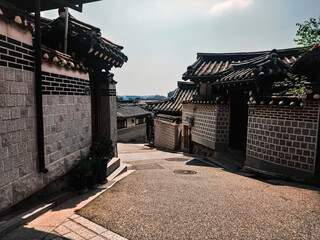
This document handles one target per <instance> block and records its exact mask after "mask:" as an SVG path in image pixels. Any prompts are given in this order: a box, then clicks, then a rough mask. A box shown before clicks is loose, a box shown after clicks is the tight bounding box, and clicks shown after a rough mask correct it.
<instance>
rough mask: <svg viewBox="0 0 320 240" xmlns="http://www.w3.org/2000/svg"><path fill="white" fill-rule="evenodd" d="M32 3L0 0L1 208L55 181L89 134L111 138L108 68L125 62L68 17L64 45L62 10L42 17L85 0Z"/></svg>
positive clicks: (82, 148)
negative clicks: (52, 17) (55, 16)
mask: <svg viewBox="0 0 320 240" xmlns="http://www.w3.org/2000/svg"><path fill="white" fill-rule="evenodd" d="M31 2H32V3H30V1H19V0H10V1H0V140H1V142H0V179H1V180H0V213H2V212H4V211H5V210H6V209H8V208H10V207H11V206H13V205H15V204H17V203H19V202H20V201H22V200H23V199H25V198H27V197H28V196H30V195H31V194H33V193H35V192H37V191H39V190H41V189H43V188H44V187H45V186H48V185H50V184H51V183H53V182H55V184H54V186H58V185H59V184H57V182H56V180H57V179H61V177H62V176H64V175H65V174H66V173H68V172H69V171H70V170H71V168H72V166H73V165H74V163H75V160H76V158H77V157H78V156H79V155H80V154H81V153H84V154H85V153H87V151H88V148H89V147H90V144H91V142H92V139H93V136H95V135H100V136H105V137H108V138H111V139H113V140H114V141H116V138H117V126H116V99H115V98H116V97H115V95H116V90H115V82H114V81H113V79H112V76H113V74H111V73H110V72H109V70H110V69H111V68H112V67H120V66H122V64H123V63H124V62H125V61H126V60H127V57H126V56H125V55H124V54H123V53H121V49H122V47H120V46H118V45H115V44H113V43H111V42H110V41H108V40H106V39H104V38H102V37H101V33H100V30H99V29H98V28H95V27H92V26H90V25H88V24H86V23H82V22H80V21H78V20H76V19H75V18H73V17H72V16H70V18H69V20H68V21H67V22H68V27H69V31H68V42H67V44H65V43H66V42H65V41H64V34H63V31H64V27H65V24H64V22H65V20H66V19H64V18H63V17H64V16H65V14H64V15H63V14H62V13H61V17H59V18H58V19H56V20H53V21H52V20H48V19H41V18H40V11H41V10H48V9H52V8H59V7H65V6H68V7H72V6H73V8H75V9H78V10H79V9H80V10H81V7H82V4H83V3H86V2H92V1H90V0H88V1H86V0H79V1H77V0H73V1H56V0H50V1H41V0H38V1H31ZM65 4H66V5H65ZM78 4H79V5H78ZM76 5H77V6H76ZM30 12H34V13H35V14H34V15H32V14H30ZM41 35H42V39H41ZM41 40H42V41H41ZM41 43H42V44H41ZM63 48H64V49H63Z"/></svg>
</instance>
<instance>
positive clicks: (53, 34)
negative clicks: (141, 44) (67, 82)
mask: <svg viewBox="0 0 320 240" xmlns="http://www.w3.org/2000/svg"><path fill="white" fill-rule="evenodd" d="M0 19H4V20H5V21H6V22H10V23H15V24H17V26H19V27H21V28H25V29H29V30H30V31H31V32H32V33H33V32H34V16H33V15H31V14H29V13H28V12H26V11H24V10H22V9H19V8H17V7H15V6H14V5H13V4H11V3H10V2H8V1H0ZM41 29H42V30H41V31H42V35H43V38H42V43H43V44H44V45H43V46H42V51H43V53H42V60H44V61H47V60H52V61H53V62H54V63H57V64H58V65H60V66H66V67H68V68H75V69H79V70H81V71H87V70H88V69H87V67H85V66H83V64H86V63H85V62H84V61H80V60H77V59H79V58H82V57H83V56H76V57H75V56H74V55H72V57H71V56H70V54H71V53H70V54H64V53H62V49H59V47H58V46H56V45H55V44H59V41H58V40H59V39H58V38H59V36H60V37H61V36H62V35H61V34H58V32H59V31H64V18H61V17H59V18H57V19H56V20H51V19H47V18H41ZM54 29H55V30H56V29H59V31H52V30H54ZM62 37H63V36H62ZM75 37H77V42H78V43H79V44H80V43H85V44H86V46H87V49H86V48H85V47H83V48H80V49H81V51H83V50H84V51H85V53H86V54H88V55H89V56H91V57H92V58H93V59H94V63H96V64H100V65H107V66H109V67H110V68H111V67H112V66H114V67H121V66H122V65H123V63H124V62H126V61H127V60H128V58H127V56H125V55H124V54H123V53H122V52H121V50H122V49H123V47H122V46H119V45H116V44H114V43H112V42H111V41H109V40H108V39H106V38H103V37H102V36H101V32H100V29H99V28H97V27H94V26H92V25H89V24H87V23H84V22H81V21H79V20H77V19H75V18H74V17H73V16H71V15H70V18H69V38H70V39H72V38H75ZM52 42H53V43H54V44H51V43H52ZM59 50H60V51H59ZM76 55H77V54H76ZM78 55H79V54H78ZM80 55H81V54H80ZM86 65H87V64H86Z"/></svg>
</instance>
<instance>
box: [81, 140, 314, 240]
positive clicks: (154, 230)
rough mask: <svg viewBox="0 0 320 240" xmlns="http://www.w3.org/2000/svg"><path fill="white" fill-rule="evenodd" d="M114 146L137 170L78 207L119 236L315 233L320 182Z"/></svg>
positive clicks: (257, 236) (301, 235)
mask: <svg viewBox="0 0 320 240" xmlns="http://www.w3.org/2000/svg"><path fill="white" fill-rule="evenodd" d="M119 153H120V157H121V159H122V160H123V161H124V162H130V164H132V165H133V168H135V169H136V171H135V172H134V173H132V174H131V175H130V176H128V177H127V178H125V179H123V180H121V181H120V182H119V183H117V184H116V185H115V186H114V187H113V188H111V189H110V190H108V191H106V192H104V193H103V194H102V195H100V196H99V197H98V198H96V199H95V200H94V201H92V202H90V203H89V204H88V205H87V206H85V207H84V208H83V209H81V210H80V212H79V214H80V215H82V216H83V217H85V218H88V219H90V220H92V221H94V222H96V223H97V224H100V225H101V226H103V227H105V228H107V229H109V230H111V231H113V232H116V233H117V234H119V235H121V236H123V237H125V238H128V239H139V240H141V239H149V240H150V239H157V240H158V239H319V236H320V192H319V189H315V188H311V187H308V186H305V185H299V184H294V183H286V182H281V181H270V182H264V181H261V180H257V179H253V178H248V177H245V176H242V175H241V174H235V173H230V172H227V171H225V170H223V169H220V168H215V167H211V166H210V167H209V166H206V165H205V164H203V163H202V162H201V161H199V160H196V159H192V158H190V157H186V156H183V155H182V154H177V153H168V152H162V151H157V150H155V149H148V148H146V147H144V146H143V145H139V144H133V145H132V144H119ZM180 170H183V171H180Z"/></svg>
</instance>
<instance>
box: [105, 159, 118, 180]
mask: <svg viewBox="0 0 320 240" xmlns="http://www.w3.org/2000/svg"><path fill="white" fill-rule="evenodd" d="M118 167H120V158H115V157H114V158H112V159H111V160H110V161H109V162H108V165H107V177H108V176H109V175H110V174H112V173H113V172H114V171H115V170H116V169H117V168H118Z"/></svg>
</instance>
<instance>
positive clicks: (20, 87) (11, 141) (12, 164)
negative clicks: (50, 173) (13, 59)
mask: <svg viewBox="0 0 320 240" xmlns="http://www.w3.org/2000/svg"><path fill="white" fill-rule="evenodd" d="M33 84H34V75H33V72H29V71H23V70H18V69H14V68H7V67H0V211H1V210H3V209H4V208H6V207H7V206H8V205H10V204H12V202H13V197H14V196H13V194H14V192H13V191H14V189H15V188H14V186H15V185H14V184H10V183H13V182H14V181H16V180H17V179H19V178H23V177H24V176H26V175H28V174H30V173H32V172H34V171H36V168H37V165H36V163H37V162H36V159H37V155H36V131H35V100H34V90H33V89H34V88H33Z"/></svg>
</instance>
